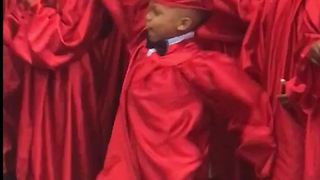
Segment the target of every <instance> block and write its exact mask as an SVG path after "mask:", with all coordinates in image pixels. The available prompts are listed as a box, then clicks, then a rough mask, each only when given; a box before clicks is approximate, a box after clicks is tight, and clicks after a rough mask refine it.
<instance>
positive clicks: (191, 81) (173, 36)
mask: <svg viewBox="0 0 320 180" xmlns="http://www.w3.org/2000/svg"><path fill="white" fill-rule="evenodd" d="M105 5H106V6H107V8H108V10H109V11H110V13H111V14H112V15H113V17H114V19H115V21H116V23H117V24H118V26H119V27H120V29H121V30H122V32H123V33H125V34H126V35H127V38H128V39H129V40H130V41H129V50H130V56H131V60H130V64H129V69H128V72H127V75H126V78H125V81H124V85H123V89H122V94H121V98H120V105H119V108H118V113H117V116H116V120H115V125H114V129H113V132H112V136H111V141H110V144H109V147H108V151H107V155H106V160H105V166H104V169H103V170H102V171H101V173H100V174H99V176H98V178H97V179H99V180H103V179H108V180H118V179H123V180H138V179H147V180H149V179H152V180H157V179H166V180H185V179H196V180H198V179H207V178H208V171H209V163H208V150H209V149H208V147H209V136H210V130H211V126H215V125H221V124H228V129H229V130H230V131H231V132H233V133H235V134H237V135H238V137H239V139H240V140H239V147H238V150H237V154H238V155H240V156H241V157H243V158H244V159H246V160H248V161H249V162H251V163H253V164H254V167H255V169H256V172H257V175H259V176H260V177H265V176H267V175H268V173H269V169H270V164H271V162H272V155H273V149H274V143H273V139H272V136H271V132H272V127H271V124H270V122H271V117H270V109H269V106H268V100H267V97H266V95H265V94H264V93H262V91H261V90H260V89H259V88H258V86H257V85H256V84H255V83H254V82H253V81H251V80H250V79H249V78H248V77H247V76H246V74H245V73H244V72H242V71H241V70H240V69H238V68H237V66H236V65H235V62H234V61H233V60H232V59H230V58H228V57H226V56H224V55H223V54H221V53H219V52H214V51H204V50H202V49H201V47H200V44H199V43H201V42H198V41H197V34H196V32H195V31H196V30H197V28H198V27H199V26H200V25H201V24H202V23H203V20H204V18H205V16H206V14H207V11H208V10H210V3H208V4H207V2H205V1H201V0H197V1H194V0H185V1H181V0H180V1H179V0H171V1H170V0H157V1H152V2H151V3H150V4H149V7H148V9H146V7H147V6H148V1H143V0H140V1H139V0H138V1H137V0H133V1H132V0H131V1H127V0H122V1H116V2H115V1H105ZM144 10H147V12H145V11H144ZM144 17H145V18H146V24H144V22H143V20H142V19H143V18H144ZM146 33H147V36H146ZM146 37H147V38H146ZM213 153H214V152H213Z"/></svg>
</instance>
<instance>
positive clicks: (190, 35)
mask: <svg viewBox="0 0 320 180" xmlns="http://www.w3.org/2000/svg"><path fill="white" fill-rule="evenodd" d="M193 37H194V31H191V32H188V33H186V34H182V35H180V36H176V37H173V38H170V39H167V42H168V46H171V45H173V44H177V43H179V42H181V41H184V40H187V39H191V38H193ZM154 52H156V49H154V48H152V49H149V50H148V52H147V56H151V55H152V54H153V53H154Z"/></svg>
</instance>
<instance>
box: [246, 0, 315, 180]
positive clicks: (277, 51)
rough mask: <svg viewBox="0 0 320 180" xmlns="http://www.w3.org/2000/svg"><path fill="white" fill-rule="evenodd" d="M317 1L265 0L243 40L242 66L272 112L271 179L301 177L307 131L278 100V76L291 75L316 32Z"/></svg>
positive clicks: (291, 76) (285, 76) (279, 87)
mask: <svg viewBox="0 0 320 180" xmlns="http://www.w3.org/2000/svg"><path fill="white" fill-rule="evenodd" d="M319 6H320V5H319V1H314V0H295V1H272V2H265V3H264V6H263V9H261V11H260V12H259V16H257V18H256V20H255V21H254V23H252V26H251V27H250V28H249V32H248V36H247V37H246V39H245V41H244V49H243V53H242V59H241V63H242V65H243V68H244V69H245V70H247V71H248V72H249V73H251V75H252V76H253V77H254V78H255V79H256V80H257V81H258V82H260V83H261V85H262V86H263V88H264V89H265V90H266V91H267V93H268V94H269V96H270V99H271V102H272V105H273V109H274V112H275V115H274V116H275V130H276V137H277V143H278V151H277V156H276V162H275V167H274V173H273V179H275V180H279V179H292V180H295V179H297V180H300V179H303V177H304V170H303V169H304V163H303V162H304V161H305V156H304V154H305V149H304V141H305V138H306V137H305V135H306V134H308V132H307V131H308V130H307V129H305V128H304V126H301V122H302V121H303V120H302V119H300V120H298V121H295V117H292V115H291V114H290V113H289V112H287V111H286V110H285V109H284V108H283V107H281V105H280V104H279V103H278V100H277V96H278V95H279V94H280V91H281V84H280V79H281V78H284V79H287V80H289V79H291V78H293V76H295V73H296V66H297V64H298V62H299V61H300V60H301V58H300V54H301V52H303V51H304V49H305V48H307V47H309V45H310V43H311V42H314V41H315V40H316V39H317V38H316V36H315V35H316V34H319V32H320V31H319V27H320V24H319V11H317V10H316V7H319Z"/></svg>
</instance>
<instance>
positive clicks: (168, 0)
mask: <svg viewBox="0 0 320 180" xmlns="http://www.w3.org/2000/svg"><path fill="white" fill-rule="evenodd" d="M150 3H156V4H160V5H163V6H167V7H174V8H187V9H199V10H206V11H210V10H211V7H212V0H150Z"/></svg>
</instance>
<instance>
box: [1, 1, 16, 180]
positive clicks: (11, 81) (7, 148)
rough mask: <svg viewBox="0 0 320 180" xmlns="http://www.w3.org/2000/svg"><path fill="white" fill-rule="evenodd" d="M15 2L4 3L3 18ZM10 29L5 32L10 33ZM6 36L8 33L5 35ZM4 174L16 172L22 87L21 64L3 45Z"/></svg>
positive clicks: (5, 29)
mask: <svg viewBox="0 0 320 180" xmlns="http://www.w3.org/2000/svg"><path fill="white" fill-rule="evenodd" d="M15 3H16V1H15V0H4V1H3V16H6V15H7V14H8V13H9V12H11V10H12V9H13V8H14V7H15V5H16V4H15ZM8 30H9V29H8V27H7V28H4V31H8ZM4 34H6V33H4ZM2 50H3V54H2V55H3V56H2V57H3V63H2V65H3V146H2V147H3V156H2V157H3V174H6V173H12V172H13V171H14V162H15V160H14V156H13V154H14V147H15V138H16V132H15V130H16V124H17V118H18V116H19V103H20V101H19V98H20V97H19V96H20V91H19V86H20V85H21V79H20V76H19V75H20V74H19V72H20V69H19V67H18V66H19V65H20V64H19V63H18V62H17V61H16V59H17V58H16V57H14V56H13V54H12V52H11V51H10V49H9V48H8V46H7V45H4V44H3V49H2Z"/></svg>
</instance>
